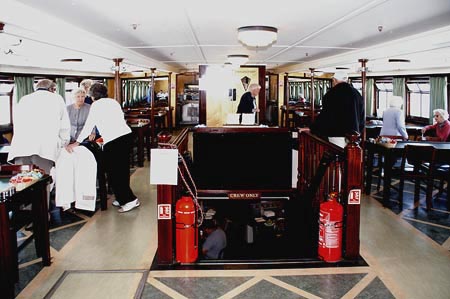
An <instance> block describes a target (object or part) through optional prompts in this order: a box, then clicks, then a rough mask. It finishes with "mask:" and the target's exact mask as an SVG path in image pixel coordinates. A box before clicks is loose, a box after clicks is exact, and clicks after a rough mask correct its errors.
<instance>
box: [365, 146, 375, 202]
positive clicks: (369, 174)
mask: <svg viewBox="0 0 450 299" xmlns="http://www.w3.org/2000/svg"><path fill="white" fill-rule="evenodd" d="M373 157H374V152H373V151H372V150H370V149H369V150H367V161H366V162H367V163H366V165H367V168H366V171H367V173H366V194H367V195H369V194H370V191H371V189H372V171H373Z"/></svg>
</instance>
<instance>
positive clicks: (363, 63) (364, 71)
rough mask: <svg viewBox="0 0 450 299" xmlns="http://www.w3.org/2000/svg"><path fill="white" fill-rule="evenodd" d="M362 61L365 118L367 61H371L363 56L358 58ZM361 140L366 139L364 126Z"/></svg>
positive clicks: (362, 91)
mask: <svg viewBox="0 0 450 299" xmlns="http://www.w3.org/2000/svg"><path fill="white" fill-rule="evenodd" d="M358 61H359V62H360V63H361V95H362V98H363V100H364V120H365V119H366V109H365V108H366V107H367V105H366V102H367V99H366V73H367V67H366V63H367V61H369V59H365V58H361V59H359V60H358ZM361 140H366V128H365V127H364V130H363V131H362V132H361Z"/></svg>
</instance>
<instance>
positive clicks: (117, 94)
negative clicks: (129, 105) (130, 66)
mask: <svg viewBox="0 0 450 299" xmlns="http://www.w3.org/2000/svg"><path fill="white" fill-rule="evenodd" d="M113 61H114V63H115V67H114V98H115V99H116V101H117V102H119V104H120V105H121V106H122V80H121V79H120V63H121V62H122V61H123V58H114V59H113Z"/></svg>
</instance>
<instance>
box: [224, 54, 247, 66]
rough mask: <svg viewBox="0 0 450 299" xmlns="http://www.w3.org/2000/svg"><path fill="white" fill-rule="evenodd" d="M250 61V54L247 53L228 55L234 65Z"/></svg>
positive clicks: (229, 60)
mask: <svg viewBox="0 0 450 299" xmlns="http://www.w3.org/2000/svg"><path fill="white" fill-rule="evenodd" d="M247 61H248V55H245V54H232V55H228V62H230V63H231V64H233V65H243V64H246V63H247Z"/></svg>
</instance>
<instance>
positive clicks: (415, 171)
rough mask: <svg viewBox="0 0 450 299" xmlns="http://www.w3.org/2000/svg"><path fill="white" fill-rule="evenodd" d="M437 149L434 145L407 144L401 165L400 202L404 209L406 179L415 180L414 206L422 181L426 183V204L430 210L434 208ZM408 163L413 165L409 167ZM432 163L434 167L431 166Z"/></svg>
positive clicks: (417, 199) (417, 200)
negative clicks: (433, 196) (433, 194)
mask: <svg viewBox="0 0 450 299" xmlns="http://www.w3.org/2000/svg"><path fill="white" fill-rule="evenodd" d="M435 157H436V150H435V148H434V147H433V146H421V145H406V146H405V149H404V152H403V155H402V162H401V166H400V186H399V202H400V207H401V208H402V209H403V189H404V185H405V179H412V180H414V183H415V184H414V207H416V203H417V205H418V202H419V199H420V182H421V181H424V182H425V183H426V205H427V210H428V211H429V210H430V209H431V208H432V193H433V180H434V171H435V167H434V166H433V165H435ZM407 163H408V164H410V165H412V166H413V167H412V168H411V167H408V165H407ZM430 165H431V166H432V167H430Z"/></svg>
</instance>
